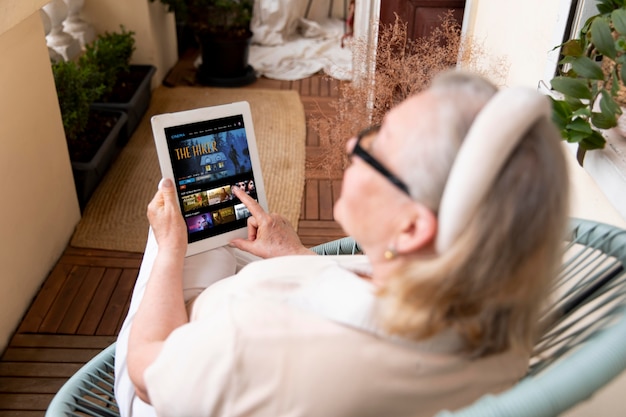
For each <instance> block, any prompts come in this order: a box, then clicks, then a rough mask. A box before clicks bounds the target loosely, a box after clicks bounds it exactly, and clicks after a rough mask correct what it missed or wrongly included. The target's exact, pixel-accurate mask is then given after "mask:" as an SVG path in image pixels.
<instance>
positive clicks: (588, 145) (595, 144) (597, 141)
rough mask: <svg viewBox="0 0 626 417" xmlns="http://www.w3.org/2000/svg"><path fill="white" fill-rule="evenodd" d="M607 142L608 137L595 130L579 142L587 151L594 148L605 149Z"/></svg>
mask: <svg viewBox="0 0 626 417" xmlns="http://www.w3.org/2000/svg"><path fill="white" fill-rule="evenodd" d="M605 144H606V139H604V136H602V134H601V133H600V132H598V131H595V130H594V131H593V133H592V134H591V135H589V136H587V137H586V138H584V139H583V140H581V141H580V142H578V146H580V147H581V148H583V149H585V150H587V151H592V150H594V149H603V148H604V145H605Z"/></svg>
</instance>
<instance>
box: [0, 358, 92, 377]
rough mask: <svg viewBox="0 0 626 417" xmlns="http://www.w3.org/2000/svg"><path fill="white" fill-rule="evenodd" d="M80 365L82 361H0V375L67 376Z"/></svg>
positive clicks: (74, 371) (72, 373) (73, 372)
mask: <svg viewBox="0 0 626 417" xmlns="http://www.w3.org/2000/svg"><path fill="white" fill-rule="evenodd" d="M82 366H83V363H56V362H49V363H41V362H39V363H30V362H0V375H2V376H21V377H33V378H35V377H60V378H69V377H71V376H72V375H74V374H75V373H76V371H78V370H79V369H80V368H81V367H82Z"/></svg>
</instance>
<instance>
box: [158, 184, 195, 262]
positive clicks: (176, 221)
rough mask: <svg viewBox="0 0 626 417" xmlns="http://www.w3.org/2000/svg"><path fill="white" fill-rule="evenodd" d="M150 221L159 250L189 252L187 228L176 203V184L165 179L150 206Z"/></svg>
mask: <svg viewBox="0 0 626 417" xmlns="http://www.w3.org/2000/svg"><path fill="white" fill-rule="evenodd" d="M148 220H149V221H150V226H152V230H153V231H154V236H155V238H156V240H157V243H158V244H159V249H167V250H170V251H172V252H173V253H178V254H179V253H182V254H184V253H185V252H186V251H187V226H186V225H185V221H184V220H183V217H182V216H181V214H180V209H179V207H178V203H177V202H176V190H175V189H174V183H173V182H172V180H171V179H169V178H163V179H162V180H161V182H160V183H159V190H158V191H157V193H156V194H155V196H154V198H153V199H152V201H151V202H150V204H148Z"/></svg>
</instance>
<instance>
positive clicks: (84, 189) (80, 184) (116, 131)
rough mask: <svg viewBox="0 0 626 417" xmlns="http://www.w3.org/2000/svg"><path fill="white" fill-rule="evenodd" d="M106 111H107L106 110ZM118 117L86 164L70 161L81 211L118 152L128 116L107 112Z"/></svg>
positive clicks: (123, 113) (116, 112) (121, 113)
mask: <svg viewBox="0 0 626 417" xmlns="http://www.w3.org/2000/svg"><path fill="white" fill-rule="evenodd" d="M106 111H108V110H106ZM109 112H111V113H115V114H116V115H117V116H118V120H117V123H116V124H115V125H114V126H113V128H112V129H111V131H110V132H109V135H108V136H107V137H106V139H105V140H104V142H102V145H101V146H100V148H99V149H98V151H97V152H96V154H95V155H94V156H93V158H91V160H90V161H88V162H76V161H72V173H73V174H74V184H75V186H76V194H77V195H78V202H79V204H80V208H81V210H82V209H83V208H84V207H85V205H86V204H87V202H88V201H89V198H90V197H91V195H92V194H93V192H94V191H95V190H96V187H97V186H98V184H100V181H101V180H102V178H103V177H104V175H105V174H106V172H107V171H108V169H109V167H110V166H111V164H112V163H113V160H114V159H115V157H116V156H117V153H118V151H119V149H120V148H119V140H120V137H121V136H122V135H125V129H126V124H127V121H128V116H127V115H126V113H125V112H122V111H109Z"/></svg>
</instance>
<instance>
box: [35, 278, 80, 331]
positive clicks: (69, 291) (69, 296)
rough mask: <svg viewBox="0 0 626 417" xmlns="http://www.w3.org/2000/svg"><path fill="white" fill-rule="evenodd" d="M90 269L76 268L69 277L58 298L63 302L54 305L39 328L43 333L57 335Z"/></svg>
mask: <svg viewBox="0 0 626 417" xmlns="http://www.w3.org/2000/svg"><path fill="white" fill-rule="evenodd" d="M88 272H89V268H88V267H85V266H76V267H75V268H73V269H72V270H71V271H70V273H69V275H68V276H67V278H66V280H65V282H64V283H63V286H62V287H61V290H60V291H59V293H58V295H57V297H58V299H59V300H63V301H62V302H58V303H54V304H53V305H52V307H51V308H50V310H49V311H48V314H46V317H44V319H43V321H42V322H41V326H40V327H39V332H41V333H55V332H57V330H58V329H59V326H60V325H61V323H62V322H63V319H64V318H65V314H66V313H67V310H68V309H69V307H70V305H71V304H72V303H73V302H74V298H75V297H76V294H77V293H78V291H79V290H80V287H81V285H82V284H83V281H84V280H85V279H86V277H87V274H88Z"/></svg>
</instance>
